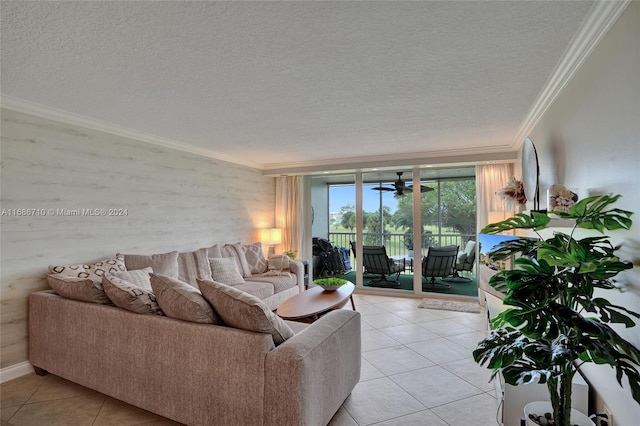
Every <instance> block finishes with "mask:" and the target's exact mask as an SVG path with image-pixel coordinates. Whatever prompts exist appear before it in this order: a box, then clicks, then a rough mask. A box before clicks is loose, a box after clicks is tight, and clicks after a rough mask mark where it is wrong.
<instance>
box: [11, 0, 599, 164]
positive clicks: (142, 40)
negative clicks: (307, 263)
mask: <svg viewBox="0 0 640 426" xmlns="http://www.w3.org/2000/svg"><path fill="white" fill-rule="evenodd" d="M592 5H593V3H592V2H584V1H568V2H564V1H554V2H547V1H499V2H486V1H478V2H448V1H447V2H283V3H281V2H192V1H176V2H119V1H118V2H17V1H16V2H9V1H3V2H2V22H1V24H2V28H1V31H2V39H1V42H2V44H1V48H2V50H1V54H2V57H1V59H2V74H1V85H0V88H1V91H2V94H3V95H9V96H10V97H14V98H18V99H22V100H26V101H29V102H33V103H36V104H40V105H44V106H47V107H52V108H56V109H59V110H62V111H66V112H69V113H73V114H79V115H82V116H85V117H89V118H92V119H95V120H99V121H101V122H105V123H110V124H112V125H115V126H120V127H122V128H125V129H129V130H132V131H135V132H139V133H142V134H147V135H153V136H157V137H160V138H165V139H168V140H172V141H174V142H176V143H179V144H183V145H185V146H190V147H194V148H196V149H198V150H201V151H205V152H210V153H212V154H213V155H220V156H226V157H230V158H235V159H237V160H238V161H239V162H241V163H244V164H253V165H258V166H260V167H266V168H269V167H272V168H273V167H276V166H282V165H293V164H303V163H306V162H310V161H323V162H326V163H327V164H330V163H331V162H332V161H333V160H334V159H338V158H341V159H344V158H352V159H354V161H357V160H358V159H360V158H364V157H367V158H369V157H373V158H380V159H383V158H385V157H389V156H398V155H405V156H407V157H410V156H412V155H413V156H416V157H420V156H422V157H424V156H429V155H440V154H443V153H448V154H452V153H453V154H455V153H486V152H497V151H505V150H508V149H510V148H513V143H514V138H515V136H516V135H517V133H518V130H519V129H520V127H521V126H522V124H523V121H524V120H525V118H526V116H527V113H528V112H529V110H530V109H531V108H532V105H533V103H534V102H535V100H536V98H537V96H538V95H539V94H540V92H541V90H542V89H543V88H544V86H545V83H546V81H547V79H548V78H549V77H550V75H551V73H552V71H553V70H554V67H555V66H556V64H557V63H558V61H559V60H560V58H562V56H563V53H564V51H565V49H566V48H567V46H568V45H569V43H570V42H571V40H572V38H573V37H574V35H575V34H576V32H577V30H578V29H579V27H580V25H581V23H582V22H583V20H584V19H585V17H586V16H587V15H588V13H589V11H590V8H591V7H592Z"/></svg>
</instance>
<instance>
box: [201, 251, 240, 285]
mask: <svg viewBox="0 0 640 426" xmlns="http://www.w3.org/2000/svg"><path fill="white" fill-rule="evenodd" d="M209 263H210V264H211V277H212V278H213V281H217V282H220V283H224V284H227V285H238V284H244V278H242V275H240V272H238V267H237V265H236V262H235V260H233V259H232V258H230V257H221V258H220V259H209Z"/></svg>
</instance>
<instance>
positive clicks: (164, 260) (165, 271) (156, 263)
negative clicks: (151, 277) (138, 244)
mask: <svg viewBox="0 0 640 426" xmlns="http://www.w3.org/2000/svg"><path fill="white" fill-rule="evenodd" d="M124 263H125V265H126V266H127V270H129V271H132V270H135V269H144V268H147V267H150V268H151V269H153V272H155V273H156V274H162V275H168V276H170V277H172V278H178V252H177V251H172V252H170V253H163V254H152V255H143V254H125V255H124Z"/></svg>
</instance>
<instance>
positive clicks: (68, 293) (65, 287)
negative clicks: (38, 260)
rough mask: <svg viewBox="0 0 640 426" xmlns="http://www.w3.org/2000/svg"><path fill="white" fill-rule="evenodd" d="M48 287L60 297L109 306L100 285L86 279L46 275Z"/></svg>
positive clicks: (109, 301) (109, 302)
mask: <svg viewBox="0 0 640 426" xmlns="http://www.w3.org/2000/svg"><path fill="white" fill-rule="evenodd" d="M47 281H48V282H49V286H51V288H52V289H53V291H55V292H56V293H57V294H59V295H60V296H62V297H66V298H69V299H75V300H81V301H83V302H90V303H100V304H103V305H110V304H111V300H110V299H109V298H108V297H107V295H106V294H105V292H104V290H103V289H102V283H97V282H95V281H92V280H90V279H88V278H77V277H66V278H64V277H60V276H59V274H51V275H47Z"/></svg>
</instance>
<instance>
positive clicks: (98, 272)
mask: <svg viewBox="0 0 640 426" xmlns="http://www.w3.org/2000/svg"><path fill="white" fill-rule="evenodd" d="M126 270H127V268H126V267H125V262H124V256H123V255H121V254H117V255H116V257H115V258H113V259H103V260H100V261H99V262H96V263H94V264H93V265H70V266H60V265H50V266H49V272H51V273H52V274H56V275H58V277H60V278H71V277H73V278H85V279H87V278H88V279H90V280H91V281H93V282H96V283H98V284H100V283H102V277H103V276H104V275H105V274H112V273H114V272H118V271H126Z"/></svg>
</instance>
